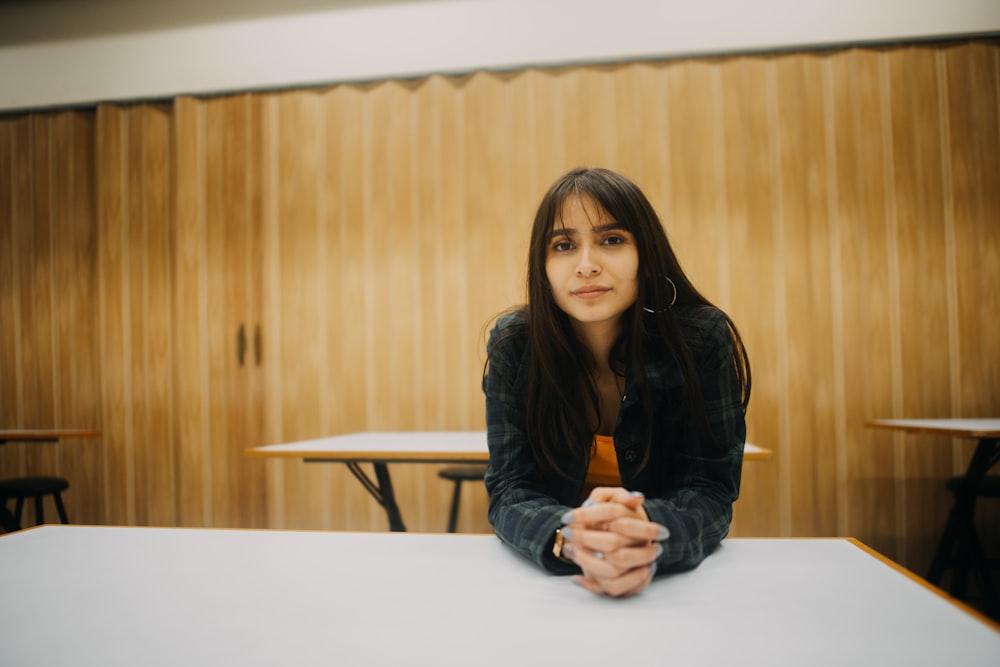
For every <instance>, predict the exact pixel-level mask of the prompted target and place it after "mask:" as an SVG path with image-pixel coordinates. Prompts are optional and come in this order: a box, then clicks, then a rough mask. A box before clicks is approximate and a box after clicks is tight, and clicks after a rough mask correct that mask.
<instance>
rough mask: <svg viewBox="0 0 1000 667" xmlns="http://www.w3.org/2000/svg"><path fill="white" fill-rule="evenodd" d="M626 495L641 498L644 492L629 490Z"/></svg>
mask: <svg viewBox="0 0 1000 667" xmlns="http://www.w3.org/2000/svg"><path fill="white" fill-rule="evenodd" d="M628 495H630V496H631V497H633V498H642V497H643V495H644V494H643V493H642V491H629V492H628Z"/></svg>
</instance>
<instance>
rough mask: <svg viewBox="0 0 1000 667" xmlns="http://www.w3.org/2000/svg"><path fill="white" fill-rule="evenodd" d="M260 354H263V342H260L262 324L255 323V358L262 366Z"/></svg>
mask: <svg viewBox="0 0 1000 667" xmlns="http://www.w3.org/2000/svg"><path fill="white" fill-rule="evenodd" d="M260 355H261V342H260V325H259V324H257V325H254V328H253V358H254V361H256V362H257V365H258V366H260Z"/></svg>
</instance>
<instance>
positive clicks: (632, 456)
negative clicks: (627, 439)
mask: <svg viewBox="0 0 1000 667" xmlns="http://www.w3.org/2000/svg"><path fill="white" fill-rule="evenodd" d="M638 458H639V455H638V454H636V453H635V450H634V449H629V450H628V451H626V452H625V460H626V461H628V462H629V463H635V461H636V459H638Z"/></svg>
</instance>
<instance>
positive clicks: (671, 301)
mask: <svg viewBox="0 0 1000 667" xmlns="http://www.w3.org/2000/svg"><path fill="white" fill-rule="evenodd" d="M663 277H664V278H666V280H667V282H668V283H670V286H671V287H673V288H674V298H673V299H671V300H670V304H669V305H668V306H667V308H671V307H672V306H673V305H674V304H675V303H677V285H675V284H674V281H673V280H671V279H670V276H663ZM642 309H643V310H645V311H646V312H647V313H655V312H656V311H655V310H653V309H652V308H646V307H645V306H643V307H642Z"/></svg>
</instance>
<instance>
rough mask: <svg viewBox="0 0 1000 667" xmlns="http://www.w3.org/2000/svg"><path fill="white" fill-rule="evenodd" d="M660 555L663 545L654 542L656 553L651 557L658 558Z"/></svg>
mask: <svg viewBox="0 0 1000 667" xmlns="http://www.w3.org/2000/svg"><path fill="white" fill-rule="evenodd" d="M662 555H663V545H662V544H660V543H658V542H657V544H656V555H655V556H653V558H659V557H660V556H662Z"/></svg>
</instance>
